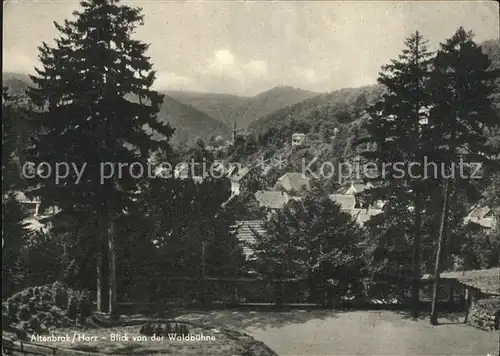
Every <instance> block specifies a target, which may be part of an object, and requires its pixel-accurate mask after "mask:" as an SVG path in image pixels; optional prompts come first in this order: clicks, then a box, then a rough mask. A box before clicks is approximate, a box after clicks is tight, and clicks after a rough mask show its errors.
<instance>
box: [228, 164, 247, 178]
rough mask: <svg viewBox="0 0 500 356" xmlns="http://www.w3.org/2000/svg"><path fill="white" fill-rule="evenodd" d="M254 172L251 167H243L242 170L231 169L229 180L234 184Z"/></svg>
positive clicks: (234, 167)
mask: <svg viewBox="0 0 500 356" xmlns="http://www.w3.org/2000/svg"><path fill="white" fill-rule="evenodd" d="M251 171H252V168H251V167H242V168H240V169H237V167H236V166H233V167H231V169H230V170H229V172H228V176H229V178H230V179H231V180H232V181H234V182H239V181H240V180H242V179H243V178H244V177H245V176H246V175H247V174H248V173H250V172H251Z"/></svg>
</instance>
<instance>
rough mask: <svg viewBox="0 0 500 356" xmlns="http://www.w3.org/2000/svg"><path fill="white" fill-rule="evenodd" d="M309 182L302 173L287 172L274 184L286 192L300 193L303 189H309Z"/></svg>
mask: <svg viewBox="0 0 500 356" xmlns="http://www.w3.org/2000/svg"><path fill="white" fill-rule="evenodd" d="M309 181H310V179H309V178H308V177H306V176H305V175H303V174H302V173H297V172H289V173H286V174H284V175H282V176H281V177H279V178H278V180H277V181H276V184H277V185H282V186H283V187H284V188H285V189H287V190H295V191H300V190H302V189H303V188H304V187H305V188H309ZM284 185H286V186H284Z"/></svg>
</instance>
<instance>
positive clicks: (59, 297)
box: [52, 282, 68, 309]
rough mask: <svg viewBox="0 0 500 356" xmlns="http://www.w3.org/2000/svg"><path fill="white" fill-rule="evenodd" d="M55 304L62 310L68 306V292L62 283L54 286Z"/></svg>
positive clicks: (56, 283)
mask: <svg viewBox="0 0 500 356" xmlns="http://www.w3.org/2000/svg"><path fill="white" fill-rule="evenodd" d="M52 294H53V302H54V304H55V305H57V306H58V307H60V308H61V309H63V308H66V306H67V305H68V292H67V290H66V288H65V287H64V285H63V284H62V283H60V282H55V283H54V284H53V285H52Z"/></svg>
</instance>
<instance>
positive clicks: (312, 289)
mask: <svg viewBox="0 0 500 356" xmlns="http://www.w3.org/2000/svg"><path fill="white" fill-rule="evenodd" d="M353 290H354V288H352V286H351V288H349V286H348V285H347V284H346V285H337V286H333V285H329V284H325V283H322V281H321V280H319V281H318V280H316V281H314V282H310V281H308V280H307V279H262V278H250V277H234V278H230V277H226V278H220V277H219V278H216V277H206V278H195V277H164V278H163V279H162V281H161V282H158V283H155V284H154V283H150V284H148V285H144V284H142V285H130V286H129V288H127V290H126V291H122V293H119V295H122V296H123V298H121V301H122V304H134V303H138V304H141V303H145V304H147V303H149V304H150V305H151V304H158V303H159V304H170V305H178V306H186V305H194V304H197V305H200V304H201V305H203V306H207V307H210V306H216V305H221V306H241V305H249V304H271V305H293V304H309V305H312V306H323V307H327V306H328V305H330V306H332V305H333V303H334V302H335V300H336V299H341V298H342V297H348V298H349V293H350V292H351V294H355V292H352V291H353ZM359 294H362V293H358V295H359ZM352 298H353V295H351V299H352Z"/></svg>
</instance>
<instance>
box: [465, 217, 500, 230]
mask: <svg viewBox="0 0 500 356" xmlns="http://www.w3.org/2000/svg"><path fill="white" fill-rule="evenodd" d="M465 221H466V222H467V223H473V224H477V225H480V226H482V227H484V228H486V229H493V227H494V226H495V223H496V219H495V217H491V218H466V220H465Z"/></svg>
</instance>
